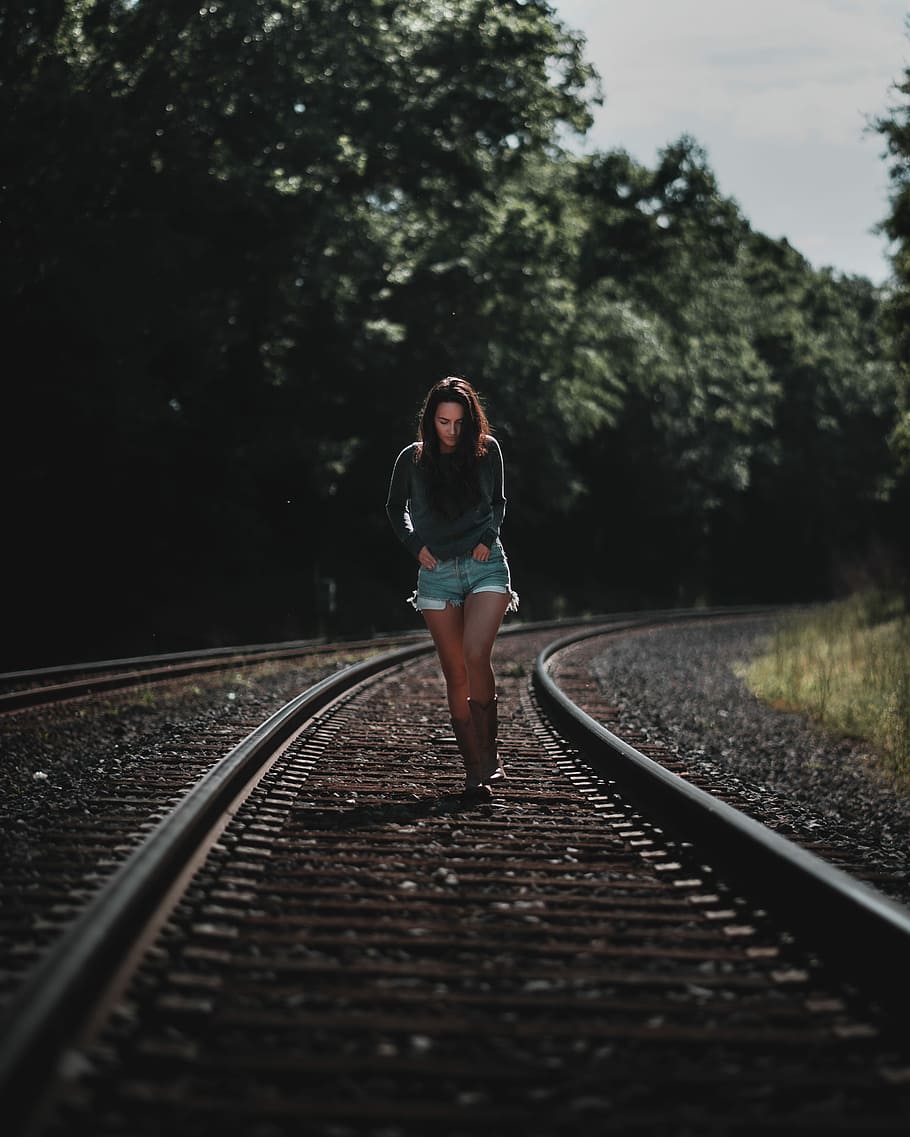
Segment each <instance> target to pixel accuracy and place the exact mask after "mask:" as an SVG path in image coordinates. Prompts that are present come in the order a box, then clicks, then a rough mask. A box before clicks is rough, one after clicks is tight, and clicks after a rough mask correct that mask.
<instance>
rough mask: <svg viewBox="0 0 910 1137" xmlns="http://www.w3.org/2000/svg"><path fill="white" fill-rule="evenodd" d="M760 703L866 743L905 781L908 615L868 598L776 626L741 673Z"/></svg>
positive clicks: (880, 598)
mask: <svg viewBox="0 0 910 1137" xmlns="http://www.w3.org/2000/svg"><path fill="white" fill-rule="evenodd" d="M742 675H743V677H744V679H745V680H746V682H747V683H748V685H749V687H750V688H751V690H752V691H753V692H754V693H755V694H756V695H757V696H758V697H759V698H760V699H762V700H763V701H764V702H766V703H769V704H771V705H772V706H775V707H779V708H781V709H786V710H800V711H805V712H807V713H808V714H810V715H811V716H812V718H814V719H815V720H816V721H817V722H819V723H821V724H822V725H823V726H825V727H826V728H827V729H828V730H830V731H833V732H834V733H837V734H841V735H845V736H848V737H852V738H861V739H864V740H865V741H867V742H869V743H871V744H872V745H873V746H874V747H875V748H876V750H878V751H879V753H880V754H881V755H882V756H883V757H884V759H885V760H886V762H887V764H888V765H889V766H890V767H891V769H892V770H893V771H894V772H895V773H897V774H899V775H900V776H901V778H902V779H907V780H910V616H908V614H907V612H906V611H905V610H904V607H903V604H902V602H901V601H899V600H897V599H895V598H893V597H889V596H887V595H885V594H883V593H880V592H875V591H870V592H864V593H861V594H858V595H856V596H852V597H850V598H849V599H848V600H843V601H839V602H838V603H835V604H829V605H826V606H824V607H820V608H815V609H811V610H809V611H805V612H801V613H799V614H797V615H791V616H787V617H786V618H784V619H783V620H781V622H780V624H779V625H778V627H777V629H776V630H775V632H774V635H773V636H772V637H771V640H770V642H769V644H768V649H767V651H766V652H765V653H764V654H763V655H761V656H759V657H757V658H756V659H755V660H754V661H753V662H752V663H751V664H750V665H749V666H748V667H745V668H744V669H743V671H742Z"/></svg>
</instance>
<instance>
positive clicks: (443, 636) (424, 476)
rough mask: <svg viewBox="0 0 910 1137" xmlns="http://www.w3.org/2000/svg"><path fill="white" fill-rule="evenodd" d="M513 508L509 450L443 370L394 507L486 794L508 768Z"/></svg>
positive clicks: (464, 747)
mask: <svg viewBox="0 0 910 1137" xmlns="http://www.w3.org/2000/svg"><path fill="white" fill-rule="evenodd" d="M505 508H506V499H505V494H504V492H503V464H502V452H501V450H500V449H499V444H498V443H497V441H496V439H495V438H493V436H492V435H491V434H490V427H489V424H488V422H487V419H486V415H485V414H484V412H483V408H482V407H481V405H480V400H479V399H478V397H477V393H476V391H475V390H474V388H473V387H472V386H471V384H470V383H468V382H467V381H466V380H464V379H457V378H451V377H450V378H447V379H442V380H440V381H439V382H438V383H437V384H436V385H435V386H433V387H432V388H431V389H430V391H429V392H428V394H427V396H426V398H425V399H424V403H423V407H422V409H421V412H420V420H419V426H418V434H417V441H416V442H414V443H412V444H411V445H410V446H407V447H405V449H404V450H402V452H401V453H400V454H399V455H398V458H397V460H396V462H395V468H394V470H393V471H392V481H391V485H390V486H389V495H388V499H387V501H386V513H387V514H388V517H389V521H390V522H391V523H392V528H393V529H394V530H395V532H396V534H397V535H398V537H399V539H400V540H401V541H402V543H403V544H404V546H405V548H407V549H408V550H409V551H410V552H411V553H412V554H413V555H414V556H415V557H416V558H417V560H418V562H419V563H420V569H419V570H418V574H417V590H416V591H415V592H414V594H413V596H412V597H411V601H410V602H411V603H412V604H413V605H414V607H415V608H416V609H417V611H418V612H420V613H421V614H422V615H423V618H424V620H425V621H426V625H427V627H428V628H429V630H430V635H431V636H432V637H433V643H434V644H435V646H436V651H437V653H438V655H439V662H440V664H441V665H442V674H443V677H444V679H445V684H446V695H447V698H448V704H449V713H450V714H451V716H452V727H453V728H454V731H455V738H456V740H457V742H458V749H459V751H460V752H461V756H462V759H463V760H464V768H465V794H466V795H469V796H471V797H478V798H484V797H491V796H492V789H491V786H492V784H493V783H495V782H497V781H500V780H501V779H502V778H504V777H505V771H504V770H503V768H502V763H501V762H500V760H499V755H498V753H497V748H496V729H497V705H496V678H495V675H494V673H493V664H492V655H493V644H494V642H495V640H496V635H497V633H498V632H499V626H500V624H501V623H502V618H503V616H504V615H505V613H506V612H514V611H516V610H517V609H518V596H517V595H516V593H514V592H513V591H512V585H511V581H510V578H509V563H508V561H507V560H506V555H505V552H504V551H503V548H502V545H501V544H500V541H499V528H500V526H501V525H502V519H503V516H504V514H505Z"/></svg>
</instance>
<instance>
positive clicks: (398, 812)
mask: <svg viewBox="0 0 910 1137" xmlns="http://www.w3.org/2000/svg"><path fill="white" fill-rule="evenodd" d="M490 808H491V803H490V802H489V801H471V800H469V799H468V800H465V799H464V798H462V796H461V794H445V795H443V796H442V797H425V798H418V799H417V800H416V801H410V802H400V801H396V802H388V803H387V804H385V805H377V804H375V803H373V804H371V805H355V806H349V807H347V808H344V807H343V806H339V808H338V809H313V808H310V807H308V806H295V807H294V809H293V811H292V812H293V816H294V821H295V822H296V823H297V824H300V825H305V826H306V827H307V828H309V829H378V828H382V827H383V826H386V825H406V824H408V823H409V822H412V821H417V820H419V819H420V818H423V817H441V816H445V815H453V814H460V813H474V812H476V811H477V810H479V809H487V810H489V809H490Z"/></svg>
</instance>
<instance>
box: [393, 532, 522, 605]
mask: <svg viewBox="0 0 910 1137" xmlns="http://www.w3.org/2000/svg"><path fill="white" fill-rule="evenodd" d="M472 592H502V593H504V594H507V595H508V596H509V605H508V607H507V608H506V611H507V612H517V611H518V593H517V592H513V591H512V581H511V577H510V575H509V562H508V559H507V557H506V554H505V550H504V549H503V547H502V545H501V544H500V543H499V542H498V541H497V542H496V544H495V545H494V546H493V548H492V549H490V559H489V560H487V561H475V560H474V558H473V557H472V556H471V554H470V553H468V554H467V555H466V556H463V557H452V558H451V559H450V560H447V561H438V562H437V564H436V568H434V569H426V568H423V566H421V568H420V571H419V572H418V573H417V590H416V591H415V592H414V593H413V594H412V595H411V596H410V598H409V600H408V603H410V604H412V605H413V606H414V607H415V608H416V609H417V611H418V612H423V611H424V610H426V609H430V610H435V611H441V610H442V609H443V608H445V606H446V605H447V604H451V605H452V606H453V607H455V608H457V607H459V606H460V605H461V604H463V603H464V598H465V597H466V596H469V595H470V594H471V593H472Z"/></svg>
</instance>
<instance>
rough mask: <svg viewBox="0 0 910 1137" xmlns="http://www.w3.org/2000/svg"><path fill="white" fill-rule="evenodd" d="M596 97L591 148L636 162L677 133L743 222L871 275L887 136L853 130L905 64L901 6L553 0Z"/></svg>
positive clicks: (886, 99)
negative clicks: (703, 156) (578, 46)
mask: <svg viewBox="0 0 910 1137" xmlns="http://www.w3.org/2000/svg"><path fill="white" fill-rule="evenodd" d="M550 4H551V6H552V7H553V8H554V9H555V11H556V14H557V16H559V17H560V18H561V19H562V20H563V22H564V23H566V24H567V25H568V26H569V27H570V28H573V29H575V30H577V31H580V32H582V33H583V34H584V36H585V38H586V40H587V43H588V47H587V58H588V59H589V60H590V61H591V62H592V63H593V64H594V65H595V66H596V68H597V70H598V71H599V73H600V76H601V80H602V82H603V87H604V92H605V95H606V101H605V103H604V106H603V107H601V108H600V109H599V110H598V111H597V115H596V123H595V126H594V129H593V131H592V133H591V135H590V138H589V141H588V143H587V145H588V146H592V145H593V146H594V147H596V148H597V149H599V150H606V149H615V148H621V149H624V150H627V151H628V152H629V153H630V154H631V155H632V156H633V157H634V158H636V159H637V160H638V161H640V162H642V163H643V164H645V165H653V163H654V161H655V158H656V155H657V152H658V150H659V149H660V148H661V147H662V146H665V145H666V144H667V143H669V142H672V141H673V140H675V139H676V138H678V137H679V136H680V135H681V134H684V133H686V134H691V135H693V136H694V137H695V139H696V140H697V141H698V142H699V143H700V144H701V145H702V146H703V147H704V148H705V149H706V150H707V153H708V160H709V163H710V165H711V167H712V169H713V170H714V173H715V175H716V176H717V179H718V182H719V184H720V189H721V192H722V193H723V194H725V195H726V196H728V197H733V198H735V199H736V200H737V201H738V202H739V205H740V207H741V208H742V211H743V213H744V214H745V216H746V217H747V218H748V220H749V222H750V223H751V224H752V227H753V228H755V229H758V230H760V231H761V232H763V233H766V234H767V235H768V236H770V237H775V238H776V237H786V238H787V239H788V240H789V241H790V243H791V244H792V245H794V246H795V247H796V248H797V249H799V251H800V252H801V253H802V254H803V255H804V256H805V257H807V258H808V259H809V260H810V261H811V262H812V263H813V264H814V265H816V266H818V267H821V266H823V265H830V266H832V267H833V268H834V269H836V270H837V271H839V272H843V273H859V274H862V275H863V276H868V277H870V278H871V279H873V280H875V281H876V282H881V281H883V280H885V279H886V277H887V276H888V273H889V265H888V262H887V243H886V242H885V240H884V238H883V237H881V236H878V235H875V234H873V233H872V232H870V230H872V228H873V226H875V225H876V224H877V223H878V222H879V221H881V220H882V218H883V217H885V216H886V214H887V212H888V164H887V162H886V161H885V160H884V158H883V157H882V154H883V150H884V139H883V138H882V137H881V135H879V134H877V133H870V132H868V131H866V130H865V127H866V124H867V123H868V121H869V119H870V118H874V117H875V116H876V115H878V114H881V113H882V112H884V111H885V110H886V109H887V107H888V106H889V105H892V104H893V103H894V102H895V101H905V100H903V99H902V97H901V96H899V95H896V94H895V91H894V84H895V83H896V82H898V81H901V80H902V79H903V77H904V73H905V71H906V68H907V67H908V66H910V38H908V36H907V18H908V15H910V0H550Z"/></svg>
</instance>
